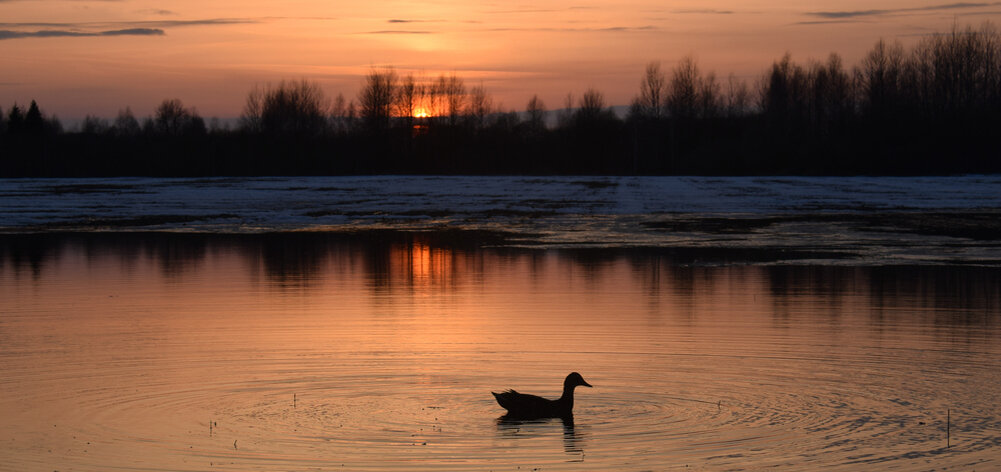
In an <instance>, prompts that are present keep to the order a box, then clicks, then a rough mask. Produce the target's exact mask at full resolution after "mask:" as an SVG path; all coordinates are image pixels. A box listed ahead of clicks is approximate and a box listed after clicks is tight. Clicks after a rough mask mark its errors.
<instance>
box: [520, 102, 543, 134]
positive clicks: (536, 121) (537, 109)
mask: <svg viewBox="0 0 1001 472" xmlns="http://www.w3.org/2000/svg"><path fill="white" fill-rule="evenodd" d="M525 115H526V122H527V123H528V127H529V129H531V130H533V131H541V130H544V129H546V104H545V103H543V102H542V99H541V98H539V96H538V95H532V98H531V99H530V100H528V105H527V106H526V107H525Z"/></svg>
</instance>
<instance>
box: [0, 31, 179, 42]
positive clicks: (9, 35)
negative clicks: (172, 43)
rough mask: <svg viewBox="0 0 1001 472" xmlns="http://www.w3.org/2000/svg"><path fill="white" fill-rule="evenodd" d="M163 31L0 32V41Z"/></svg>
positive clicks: (157, 33)
mask: <svg viewBox="0 0 1001 472" xmlns="http://www.w3.org/2000/svg"><path fill="white" fill-rule="evenodd" d="M164 34H166V33H164V31H163V30H162V29H156V28H127V29H119V30H107V31H95V32H82V31H69V30H40V31H11V30H0V40H4V39H19V38H67V37H69V38H82V37H96V36H163V35H164Z"/></svg>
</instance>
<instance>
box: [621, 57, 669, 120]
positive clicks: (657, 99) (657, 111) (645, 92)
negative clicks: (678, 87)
mask: <svg viewBox="0 0 1001 472" xmlns="http://www.w3.org/2000/svg"><path fill="white" fill-rule="evenodd" d="M666 91H667V78H666V77H665V76H664V72H663V71H661V70H660V63H659V62H651V63H649V64H647V66H646V73H645V74H644V75H643V80H642V81H640V95H639V96H638V97H636V99H635V100H634V105H633V108H632V109H631V110H630V112H631V114H632V115H635V116H634V117H635V118H644V119H661V118H663V117H664V114H665V113H666V111H667V107H666V95H667V93H666Z"/></svg>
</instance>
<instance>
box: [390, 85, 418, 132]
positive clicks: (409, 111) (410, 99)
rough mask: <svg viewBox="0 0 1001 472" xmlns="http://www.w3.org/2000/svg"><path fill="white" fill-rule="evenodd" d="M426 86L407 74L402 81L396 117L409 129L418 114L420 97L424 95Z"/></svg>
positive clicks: (396, 104)
mask: <svg viewBox="0 0 1001 472" xmlns="http://www.w3.org/2000/svg"><path fill="white" fill-rule="evenodd" d="M423 88H424V85H423V84H420V83H418V82H417V81H416V79H414V75H413V74H407V76H406V77H404V78H403V79H402V80H401V81H400V85H399V87H397V90H396V102H395V107H396V115H397V116H399V117H400V118H401V119H402V120H403V121H404V124H405V126H406V127H407V128H410V127H412V126H413V122H414V115H416V114H417V107H418V106H419V105H420V97H421V95H422V94H423Z"/></svg>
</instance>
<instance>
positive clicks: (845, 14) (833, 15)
mask: <svg viewBox="0 0 1001 472" xmlns="http://www.w3.org/2000/svg"><path fill="white" fill-rule="evenodd" d="M997 5H1001V2H989V3H970V2H960V3H946V4H941V5H928V6H924V7H912V8H895V9H886V10H881V9H873V10H844V11H811V12H807V13H806V14H807V15H810V16H817V17H820V18H829V19H844V18H859V17H867V16H878V15H889V14H894V13H911V12H921V11H942V10H961V9H969V8H984V7H992V6H997Z"/></svg>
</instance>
